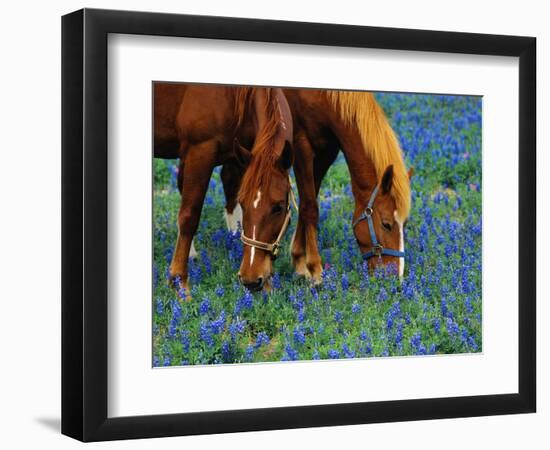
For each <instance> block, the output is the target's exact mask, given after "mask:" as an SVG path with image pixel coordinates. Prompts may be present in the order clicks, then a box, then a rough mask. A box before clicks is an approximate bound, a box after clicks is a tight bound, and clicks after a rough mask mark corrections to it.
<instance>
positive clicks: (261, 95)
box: [154, 83, 293, 295]
mask: <svg viewBox="0 0 550 450" xmlns="http://www.w3.org/2000/svg"><path fill="white" fill-rule="evenodd" d="M292 133H293V129H292V118H291V115H290V110H289V107H288V104H287V102H286V98H285V96H284V94H283V92H282V90H281V89H269V88H239V87H221V86H206V85H186V84H176V83H155V84H154V156H155V157H158V158H180V167H179V172H178V187H179V190H180V193H181V205H180V210H179V213H178V237H177V241H176V247H175V251H174V254H173V258H172V262H171V264H170V277H171V279H177V278H180V280H181V284H182V287H184V288H186V289H187V295H188V293H189V289H188V288H189V286H188V280H187V270H188V267H187V266H188V258H189V255H190V251H191V247H192V240H193V236H194V234H195V231H196V229H197V226H198V222H199V219H200V215H201V210H202V205H203V202H204V197H205V194H206V190H207V188H208V184H209V181H210V177H211V175H212V171H213V169H214V167H215V166H217V165H220V164H222V165H223V168H222V172H221V178H222V182H223V185H224V192H225V197H226V219H227V224H228V226H234V225H235V222H236V221H235V215H236V214H238V212H237V210H238V206H237V202H238V199H239V200H240V204H241V205H242V227H243V242H245V240H246V239H247V238H248V239H249V243H248V244H246V242H245V244H246V246H245V249H244V253H243V260H242V264H241V268H240V271H239V276H240V279H241V281H242V282H243V284H244V285H245V286H247V287H248V288H250V289H251V290H256V289H261V288H262V287H263V286H264V284H265V283H266V281H267V280H268V279H269V277H270V275H271V271H272V267H271V260H272V256H273V254H274V248H276V247H277V246H278V241H280V239H281V237H282V234H283V233H284V231H285V229H286V226H287V225H288V219H289V214H290V211H289V203H290V192H291V186H290V183H289V178H288V171H289V169H290V167H291V165H292V161H293V152H292V147H291V142H292ZM247 148H250V149H251V151H249V150H247ZM241 179H242V187H241V190H240V192H239V186H240V184H241V183H240V181H241ZM267 185H269V186H270V190H269V193H266V189H265V187H266V186H267ZM281 209H282V211H281ZM273 244H276V245H273ZM262 245H264V246H266V247H265V248H263V249H262V248H261V247H262ZM275 253H276V252H275Z"/></svg>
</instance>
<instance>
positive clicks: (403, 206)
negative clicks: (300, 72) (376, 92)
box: [326, 91, 411, 222]
mask: <svg viewBox="0 0 550 450" xmlns="http://www.w3.org/2000/svg"><path fill="white" fill-rule="evenodd" d="M326 94H327V97H328V99H329V103H331V105H332V106H333V107H334V108H335V110H336V111H337V112H338V113H339V115H340V117H341V119H342V120H343V121H344V122H345V123H346V124H347V125H349V126H352V127H355V128H356V129H357V131H358V132H359V136H360V137H361V142H362V143H363V148H364V150H365V151H366V153H367V155H368V156H369V158H370V159H371V161H372V163H373V165H374V169H375V172H376V176H377V179H378V180H381V179H382V175H383V174H384V171H385V170H386V168H387V167H388V166H390V165H393V173H394V177H393V188H392V191H391V192H392V196H393V198H394V200H395V204H396V207H397V215H398V217H399V219H400V220H401V221H402V222H404V221H405V220H406V219H407V217H408V216H409V213H410V208H411V188H410V180H409V175H408V173H407V168H406V166H405V161H404V157H403V152H402V150H401V146H400V145H399V140H398V139H397V136H396V135H395V133H394V131H393V129H392V128H391V125H390V124H389V122H388V119H387V118H386V115H385V114H384V111H383V110H382V108H381V107H380V105H379V104H378V103H377V102H376V99H375V98H374V96H373V95H372V94H371V93H370V92H349V91H326Z"/></svg>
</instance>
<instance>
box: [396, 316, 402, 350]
mask: <svg viewBox="0 0 550 450" xmlns="http://www.w3.org/2000/svg"><path fill="white" fill-rule="evenodd" d="M402 342H403V322H399V323H398V324H397V328H396V330H395V345H396V346H397V347H398V348H400V347H401V343H402Z"/></svg>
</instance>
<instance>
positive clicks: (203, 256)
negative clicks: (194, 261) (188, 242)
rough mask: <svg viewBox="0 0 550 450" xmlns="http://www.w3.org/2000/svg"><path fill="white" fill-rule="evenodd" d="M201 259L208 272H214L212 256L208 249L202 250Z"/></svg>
mask: <svg viewBox="0 0 550 450" xmlns="http://www.w3.org/2000/svg"><path fill="white" fill-rule="evenodd" d="M201 261H202V264H203V266H204V270H205V272H206V273H207V274H211V273H212V262H211V261H210V257H209V256H208V252H207V251H206V249H202V250H201Z"/></svg>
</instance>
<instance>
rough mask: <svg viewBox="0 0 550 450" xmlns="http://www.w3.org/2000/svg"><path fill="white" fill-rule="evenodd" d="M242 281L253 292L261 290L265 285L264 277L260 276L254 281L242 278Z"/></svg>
mask: <svg viewBox="0 0 550 450" xmlns="http://www.w3.org/2000/svg"><path fill="white" fill-rule="evenodd" d="M241 282H242V283H243V285H244V287H245V288H247V289H248V290H249V291H251V292H254V291H259V290H261V289H262V288H263V287H264V279H263V277H259V278H258V279H257V280H256V281H252V282H249V281H248V280H243V279H241Z"/></svg>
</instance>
